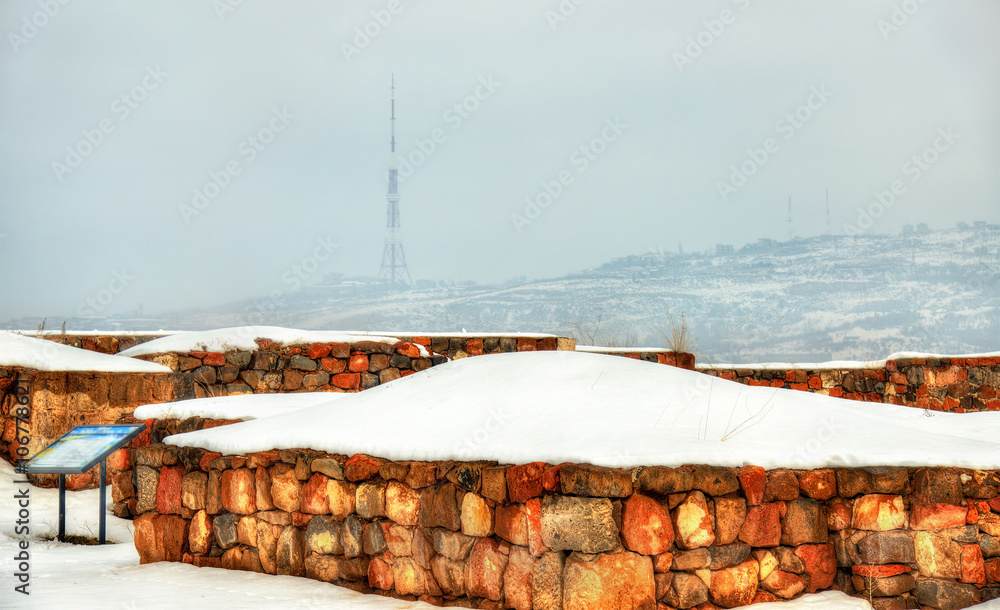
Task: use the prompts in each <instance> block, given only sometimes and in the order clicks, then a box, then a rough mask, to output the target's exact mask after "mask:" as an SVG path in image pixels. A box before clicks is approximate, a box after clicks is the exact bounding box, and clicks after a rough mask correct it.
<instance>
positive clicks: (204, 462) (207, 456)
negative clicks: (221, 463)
mask: <svg viewBox="0 0 1000 610" xmlns="http://www.w3.org/2000/svg"><path fill="white" fill-rule="evenodd" d="M220 457H222V454H221V453H216V452H215V451H206V452H205V453H204V455H202V456H201V459H200V460H198V467H199V468H201V469H202V470H204V471H205V472H208V471H209V470H210V469H209V466H208V465H209V464H211V463H212V462H213V461H214V460H215V459H216V458H220Z"/></svg>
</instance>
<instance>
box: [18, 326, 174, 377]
mask: <svg viewBox="0 0 1000 610" xmlns="http://www.w3.org/2000/svg"><path fill="white" fill-rule="evenodd" d="M0 366H23V367H25V368H31V369H36V370H39V371H106V372H113V373H169V372H171V371H170V369H169V368H167V367H165V366H161V365H159V364H155V363H153V362H144V361H142V360H136V359H134V358H124V357H122V356H110V355H108V354H100V353H97V352H88V351H86V350H82V349H79V348H76V347H71V346H69V345H62V344H59V343H56V342H54V341H49V340H47V339H33V338H31V337H25V336H22V335H19V334H17V333H14V332H8V331H0Z"/></svg>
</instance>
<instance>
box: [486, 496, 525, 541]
mask: <svg viewBox="0 0 1000 610" xmlns="http://www.w3.org/2000/svg"><path fill="white" fill-rule="evenodd" d="M493 523H494V529H495V530H496V534H497V536H499V537H501V538H503V539H504V540H506V541H507V542H509V543H511V544H516V545H518V546H528V519H527V517H526V516H525V510H524V505H523V504H511V505H510V506H500V505H498V506H497V507H496V514H495V517H494V520H493Z"/></svg>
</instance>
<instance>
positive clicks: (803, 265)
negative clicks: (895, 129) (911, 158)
mask: <svg viewBox="0 0 1000 610" xmlns="http://www.w3.org/2000/svg"><path fill="white" fill-rule="evenodd" d="M427 284H434V285H427ZM682 313H683V314H684V319H685V320H686V322H687V324H688V325H689V327H690V328H691V331H692V332H693V336H694V339H695V351H696V353H697V354H698V359H699V361H700V362H755V361H793V362H814V361H822V360H829V359H862V360H865V359H878V358H881V357H884V356H885V355H888V354H889V353H891V352H894V351H900V350H914V351H931V352H941V353H970V352H981V351H994V350H998V349H1000V227H998V226H997V225H985V226H983V225H982V224H979V226H974V227H967V228H959V229H951V230H945V231H925V232H911V233H908V234H902V235H895V236H884V235H860V236H854V237H846V236H819V237H814V238H809V239H796V240H792V241H787V242H775V241H772V240H760V241H758V242H755V243H753V244H749V245H746V246H743V247H741V248H734V249H733V250H732V252H731V253H730V250H729V249H728V248H726V247H720V248H717V252H715V253H707V252H706V253H695V254H691V253H684V254H680V253H676V252H645V253H638V254H636V255H633V256H628V257H624V258H621V259H616V260H613V261H610V262H608V263H606V264H604V265H602V266H600V267H598V268H595V269H588V270H585V271H581V272H578V273H574V274H571V275H569V276H566V277H559V278H551V279H542V280H535V281H525V282H508V283H506V284H504V285H491V286H485V285H475V284H472V283H460V282H459V283H451V284H435V283H432V282H422V283H421V286H418V287H413V288H410V289H404V290H393V289H390V288H387V287H383V286H377V285H371V284H367V283H365V282H361V281H350V280H342V279H338V280H337V283H336V284H321V285H312V286H307V287H305V288H302V289H301V290H299V291H297V292H289V293H282V292H281V291H275V292H273V293H272V294H271V296H266V295H265V296H262V298H260V299H255V300H249V301H242V302H237V303H232V304H230V305H227V306H224V307H219V308H214V309H210V310H201V311H186V312H177V313H173V314H167V315H163V316H160V317H156V318H137V317H135V316H132V317H128V316H119V317H116V318H69V319H67V328H70V329H89V328H100V329H115V328H118V329H132V328H134V329H138V330H152V329H156V328H167V329H181V330H184V329H191V330H194V329H207V328H218V327H225V326H237V325H245V324H260V323H266V324H276V325H281V326H289V327H295V328H303V329H343V330H370V331H380V330H381V331H414V332H417V331H424V332H432V331H443V332H449V331H460V330H462V329H463V328H464V329H466V330H468V331H477V332H478V331H484V332H501V331H508V332H509V331H523V332H528V331H530V332H550V333H556V334H560V335H566V336H576V337H577V338H578V339H579V340H581V342H589V341H590V339H591V338H593V342H594V343H596V344H598V345H635V346H664V345H666V341H665V338H664V334H665V333H669V332H670V320H671V318H673V319H674V323H675V324H679V323H680V316H681V314H682ZM37 323H38V321H37V320H35V321H30V320H14V321H11V322H10V323H8V326H12V327H20V328H32V327H34V326H36V325H37ZM48 325H49V328H52V327H54V326H57V325H58V324H53V323H52V320H49V323H48Z"/></svg>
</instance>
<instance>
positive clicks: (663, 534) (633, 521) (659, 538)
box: [621, 494, 674, 555]
mask: <svg viewBox="0 0 1000 610" xmlns="http://www.w3.org/2000/svg"><path fill="white" fill-rule="evenodd" d="M621 531H622V537H623V538H624V540H625V547H626V548H627V549H629V550H630V551H633V552H636V553H639V554H640V555H659V554H661V553H663V552H665V551H666V550H667V549H669V548H670V545H671V544H673V542H674V528H673V524H672V523H671V521H670V514H669V513H668V512H667V510H666V509H665V508H664V507H663V506H661V505H660V504H659V503H658V502H657V501H656V500H654V499H653V498H651V497H649V496H644V495H640V494H634V495H632V496H631V497H630V498H629V499H628V500H626V502H625V509H624V511H623V514H622V527H621Z"/></svg>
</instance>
